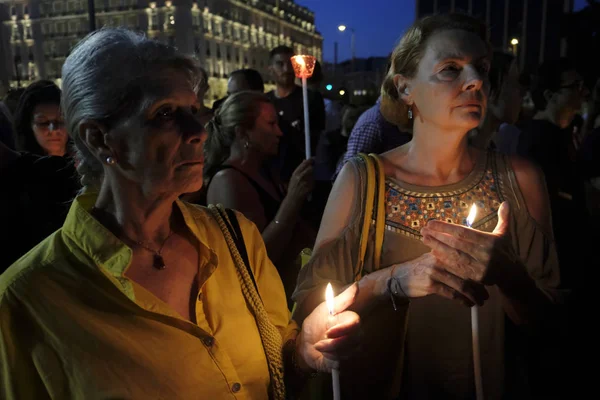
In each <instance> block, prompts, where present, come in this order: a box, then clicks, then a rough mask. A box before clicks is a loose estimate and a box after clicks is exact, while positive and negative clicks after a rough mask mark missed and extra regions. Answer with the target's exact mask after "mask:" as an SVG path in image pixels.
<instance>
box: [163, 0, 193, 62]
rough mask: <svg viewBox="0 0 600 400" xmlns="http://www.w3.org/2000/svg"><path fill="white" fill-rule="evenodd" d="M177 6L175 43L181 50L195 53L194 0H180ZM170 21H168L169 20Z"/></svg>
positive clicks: (186, 52)
mask: <svg viewBox="0 0 600 400" xmlns="http://www.w3.org/2000/svg"><path fill="white" fill-rule="evenodd" d="M174 6H175V13H174V16H175V43H176V45H177V48H178V49H179V51H181V52H182V53H185V54H194V24H193V21H192V0H179V1H178V2H177V4H176V5H174ZM167 23H168V22H167Z"/></svg>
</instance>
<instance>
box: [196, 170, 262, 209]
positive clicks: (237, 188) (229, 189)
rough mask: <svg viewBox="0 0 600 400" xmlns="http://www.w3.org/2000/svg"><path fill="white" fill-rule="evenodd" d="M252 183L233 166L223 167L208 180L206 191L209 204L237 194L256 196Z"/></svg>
mask: <svg viewBox="0 0 600 400" xmlns="http://www.w3.org/2000/svg"><path fill="white" fill-rule="evenodd" d="M255 192H256V191H255V190H254V187H253V186H252V184H251V183H250V182H249V181H248V178H246V177H245V176H244V175H243V174H242V173H241V172H239V171H236V170H235V169H233V168H228V169H223V170H221V171H219V172H217V173H216V174H215V176H213V177H212V179H211V181H210V185H209V187H208V193H207V201H208V203H209V204H216V203H219V202H221V203H222V202H223V200H224V199H229V198H230V197H232V196H233V197H238V196H241V195H243V196H256V193H255Z"/></svg>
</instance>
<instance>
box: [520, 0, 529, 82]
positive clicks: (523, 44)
mask: <svg viewBox="0 0 600 400" xmlns="http://www.w3.org/2000/svg"><path fill="white" fill-rule="evenodd" d="M528 6H529V0H523V25H522V27H521V39H520V40H519V44H520V45H521V55H520V59H519V69H520V70H521V71H523V69H524V68H525V54H526V53H527V12H528V11H529V7H528Z"/></svg>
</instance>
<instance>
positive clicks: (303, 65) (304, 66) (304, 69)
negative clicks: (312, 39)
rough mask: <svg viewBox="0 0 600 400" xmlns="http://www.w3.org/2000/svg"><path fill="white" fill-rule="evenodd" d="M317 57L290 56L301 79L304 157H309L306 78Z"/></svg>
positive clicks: (308, 76)
mask: <svg viewBox="0 0 600 400" xmlns="http://www.w3.org/2000/svg"><path fill="white" fill-rule="evenodd" d="M316 61H317V59H316V58H315V57H313V56H308V55H296V56H293V57H292V67H293V68H294V74H296V77H297V78H300V79H301V80H302V100H303V108H304V151H305V153H306V159H307V160H308V159H309V158H311V147H310V146H311V145H310V118H309V115H308V85H307V82H306V80H307V79H308V78H310V77H311V76H312V74H313V72H314V70H315V63H316Z"/></svg>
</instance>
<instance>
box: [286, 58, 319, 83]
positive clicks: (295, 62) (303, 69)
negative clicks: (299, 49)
mask: <svg viewBox="0 0 600 400" xmlns="http://www.w3.org/2000/svg"><path fill="white" fill-rule="evenodd" d="M291 61H292V67H293V68H294V74H295V75H296V77H297V78H310V77H311V76H312V74H313V72H314V70H315V63H316V61H317V59H316V58H315V57H313V56H309V55H302V54H298V55H295V56H292V58H291Z"/></svg>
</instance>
